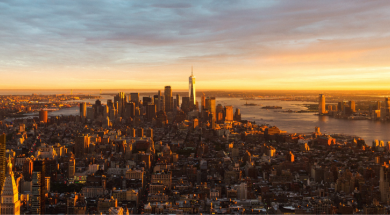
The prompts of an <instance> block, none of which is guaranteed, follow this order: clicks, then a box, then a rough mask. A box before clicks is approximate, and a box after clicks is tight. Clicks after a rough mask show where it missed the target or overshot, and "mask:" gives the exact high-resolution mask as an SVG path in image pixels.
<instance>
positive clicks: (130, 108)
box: [125, 102, 135, 118]
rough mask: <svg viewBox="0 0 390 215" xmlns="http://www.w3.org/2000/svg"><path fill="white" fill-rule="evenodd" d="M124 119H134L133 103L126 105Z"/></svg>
mask: <svg viewBox="0 0 390 215" xmlns="http://www.w3.org/2000/svg"><path fill="white" fill-rule="evenodd" d="M125 112H126V117H131V118H134V116H135V103H134V102H128V103H126V111H125Z"/></svg>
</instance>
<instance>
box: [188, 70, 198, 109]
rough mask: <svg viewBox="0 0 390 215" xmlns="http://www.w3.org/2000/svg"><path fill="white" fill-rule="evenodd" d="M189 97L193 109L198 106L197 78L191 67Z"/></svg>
mask: <svg viewBox="0 0 390 215" xmlns="http://www.w3.org/2000/svg"><path fill="white" fill-rule="evenodd" d="M188 97H190V102H191V107H195V106H196V91H195V76H194V74H193V71H192V67H191V76H190V78H189V85H188Z"/></svg>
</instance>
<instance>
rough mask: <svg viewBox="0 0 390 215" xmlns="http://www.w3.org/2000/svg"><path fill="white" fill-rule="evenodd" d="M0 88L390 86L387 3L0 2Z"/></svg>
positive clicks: (297, 0)
mask: <svg viewBox="0 0 390 215" xmlns="http://www.w3.org/2000/svg"><path fill="white" fill-rule="evenodd" d="M0 11H1V12H0V20H1V21H0V29H1V30H0V77H1V84H0V89H68V88H69V89H163V87H164V86H166V85H171V86H172V89H174V90H175V89H186V88H188V77H189V75H190V74H191V66H193V72H194V75H195V76H196V87H197V88H198V89H204V90H213V89H220V90H264V89H267V90H277V89H283V90H289V89H293V90H300V89H305V90H310V89H313V90H326V89H329V90H339V89H340V90H341V89H347V90H354V89H373V90H376V89H378V90H383V89H388V86H389V84H390V81H389V80H390V1H388V0H383V1H367V0H353V1H350V0H343V1H340V0H326V1H314V0H305V1H303V0H294V1H291V0H280V1H277V0H275V1H268V0H264V1H261V0H256V1H245V0H243V1H230V0H224V1H204V0H198V1H168V0H166V1H165V0H164V1H127V0H126V1H125V0H123V1H122V0H106V1H105V0H96V1H95V0H93V1H92V0H91V1H69V0H66V1H64V0H62V1H61V0H56V1H52V0H50V1H49V0H48V1H41V0H37V1H35V0H34V1H31V0H24V1H21V0H1V1H0Z"/></svg>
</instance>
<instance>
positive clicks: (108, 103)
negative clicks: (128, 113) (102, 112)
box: [107, 99, 114, 109]
mask: <svg viewBox="0 0 390 215" xmlns="http://www.w3.org/2000/svg"><path fill="white" fill-rule="evenodd" d="M107 106H108V108H110V109H113V108H114V103H113V102H112V100H111V99H107Z"/></svg>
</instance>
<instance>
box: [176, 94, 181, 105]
mask: <svg viewBox="0 0 390 215" xmlns="http://www.w3.org/2000/svg"><path fill="white" fill-rule="evenodd" d="M176 107H180V95H179V94H176Z"/></svg>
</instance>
